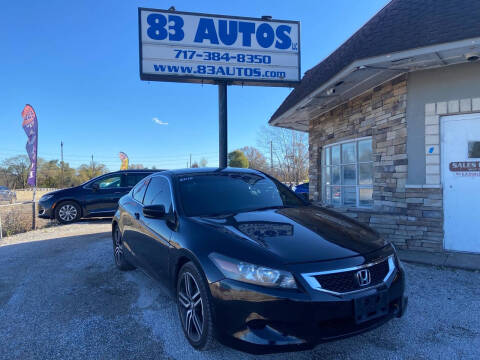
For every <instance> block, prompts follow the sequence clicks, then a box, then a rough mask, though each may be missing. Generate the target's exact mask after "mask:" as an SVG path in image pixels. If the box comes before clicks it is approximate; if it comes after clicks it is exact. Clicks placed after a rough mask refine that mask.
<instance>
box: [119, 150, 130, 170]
mask: <svg viewBox="0 0 480 360" xmlns="http://www.w3.org/2000/svg"><path fill="white" fill-rule="evenodd" d="M118 156H119V157H120V160H121V161H122V165H121V166H120V170H128V156H127V154H125V153H124V152H120V153H119V154H118Z"/></svg>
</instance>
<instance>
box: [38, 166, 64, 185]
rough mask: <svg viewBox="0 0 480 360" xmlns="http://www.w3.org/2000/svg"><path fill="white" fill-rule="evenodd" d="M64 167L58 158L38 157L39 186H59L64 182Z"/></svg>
mask: <svg viewBox="0 0 480 360" xmlns="http://www.w3.org/2000/svg"><path fill="white" fill-rule="evenodd" d="M61 177H62V169H61V166H60V162H59V161H58V160H50V161H45V160H43V159H38V164H37V185H38V186H39V187H47V188H59V187H61V182H62V179H61Z"/></svg>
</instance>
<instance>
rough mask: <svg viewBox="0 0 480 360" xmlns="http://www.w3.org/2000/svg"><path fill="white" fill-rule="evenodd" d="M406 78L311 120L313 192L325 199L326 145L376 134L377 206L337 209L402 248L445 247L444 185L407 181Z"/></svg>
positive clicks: (374, 195) (312, 195)
mask: <svg viewBox="0 0 480 360" xmlns="http://www.w3.org/2000/svg"><path fill="white" fill-rule="evenodd" d="M406 102H407V77H406V75H401V76H399V77H397V78H395V79H393V80H391V81H389V82H386V83H384V84H382V85H380V86H377V87H376V88H374V89H372V90H371V91H369V92H367V93H365V94H363V95H360V96H359V97H357V98H355V99H352V100H350V101H349V102H347V103H345V104H343V105H340V106H338V107H337V108H335V109H333V110H331V111H329V112H327V113H325V114H322V115H320V116H318V117H317V118H314V119H312V120H311V121H310V126H309V135H310V136H309V155H310V170H309V178H310V194H311V197H312V199H313V200H314V201H318V202H321V201H322V199H321V194H322V191H321V178H322V177H321V154H322V148H323V146H325V145H329V144H333V143H337V142H339V141H343V140H349V139H356V138H361V137H366V136H371V137H372V147H373V157H374V178H373V200H374V205H373V208H372V209H363V208H356V207H352V208H347V207H342V208H335V209H336V210H337V211H340V212H342V213H345V214H346V215H348V216H351V217H353V218H356V219H357V220H359V221H360V222H363V223H365V224H367V225H369V226H371V227H373V228H374V229H376V230H377V231H378V232H379V233H381V234H382V235H383V236H384V237H385V238H386V239H387V240H391V241H393V242H394V243H395V244H396V245H397V246H398V247H400V248H408V249H421V250H433V251H435V250H442V249H443V199H442V189H441V187H440V186H438V185H437V186H427V185H418V186H408V185H407V184H406V180H407V164H408V159H407V149H406V146H407V145H406V143H407V123H406Z"/></svg>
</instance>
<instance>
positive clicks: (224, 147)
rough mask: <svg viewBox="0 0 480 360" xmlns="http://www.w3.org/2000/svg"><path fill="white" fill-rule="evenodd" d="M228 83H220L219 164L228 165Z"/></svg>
mask: <svg viewBox="0 0 480 360" xmlns="http://www.w3.org/2000/svg"><path fill="white" fill-rule="evenodd" d="M227 134H228V131H227V83H226V82H221V83H219V84H218V166H219V167H221V168H225V167H227V152H228V137H227Z"/></svg>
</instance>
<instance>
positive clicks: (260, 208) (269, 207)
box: [244, 205, 291, 212]
mask: <svg viewBox="0 0 480 360" xmlns="http://www.w3.org/2000/svg"><path fill="white" fill-rule="evenodd" d="M289 207H291V206H286V205H274V206H264V207H259V208H256V209H251V210H246V211H244V212H252V211H262V210H271V209H285V208H289Z"/></svg>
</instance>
